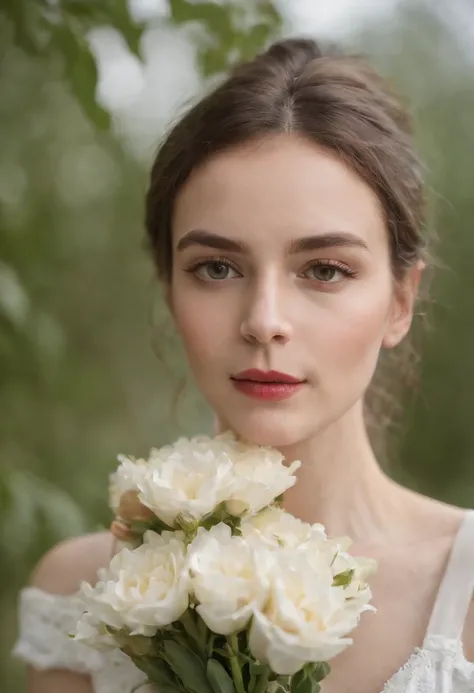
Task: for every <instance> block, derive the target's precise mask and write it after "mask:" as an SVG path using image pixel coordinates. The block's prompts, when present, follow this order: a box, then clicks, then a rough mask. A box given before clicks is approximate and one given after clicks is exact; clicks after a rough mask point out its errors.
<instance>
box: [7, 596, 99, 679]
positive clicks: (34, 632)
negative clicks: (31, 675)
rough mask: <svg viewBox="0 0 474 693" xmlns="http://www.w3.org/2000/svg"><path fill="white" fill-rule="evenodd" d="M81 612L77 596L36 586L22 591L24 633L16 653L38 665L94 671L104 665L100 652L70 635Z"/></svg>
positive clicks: (21, 623) (30, 662)
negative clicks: (56, 592) (51, 592)
mask: <svg viewBox="0 0 474 693" xmlns="http://www.w3.org/2000/svg"><path fill="white" fill-rule="evenodd" d="M80 615H81V607H80V604H79V602H78V601H76V599H75V598H74V597H73V596H70V595H69V596H62V595H57V594H48V593H47V592H43V591H42V590H39V589H37V588H36V587H27V588H26V589H24V590H22V592H21V593H20V602H19V625H20V636H19V639H18V641H17V643H16V645H15V648H14V650H13V654H14V655H15V656H16V657H19V658H20V659H23V660H24V661H26V662H28V663H29V664H32V665H33V666H35V667H36V668H38V669H53V668H60V669H70V670H71V671H76V672H79V673H91V672H92V671H95V670H97V669H100V667H101V666H103V657H102V655H101V653H100V652H97V651H96V650H93V649H92V648H91V647H88V646H87V645H84V644H82V643H79V642H77V641H75V640H73V639H72V638H70V637H69V633H73V632H74V630H75V628H76V625H77V621H78V619H79V617H80Z"/></svg>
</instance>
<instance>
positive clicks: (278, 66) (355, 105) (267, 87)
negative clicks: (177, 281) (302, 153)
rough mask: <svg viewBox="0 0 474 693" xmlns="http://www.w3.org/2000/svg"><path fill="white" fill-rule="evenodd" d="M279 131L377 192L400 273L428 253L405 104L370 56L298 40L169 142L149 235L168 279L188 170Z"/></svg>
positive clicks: (244, 75)
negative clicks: (335, 160) (327, 50)
mask: <svg viewBox="0 0 474 693" xmlns="http://www.w3.org/2000/svg"><path fill="white" fill-rule="evenodd" d="M276 133H295V134H297V135H299V136H302V137H305V138H307V139H308V140H310V141H312V142H315V143H317V144H318V145H319V146H322V147H325V148H327V149H328V150H331V151H333V152H336V153H337V154H338V156H339V157H340V158H341V159H342V160H343V161H344V162H345V163H346V164H347V165H348V166H349V167H351V168H352V169H353V170H355V171H356V172H357V173H358V174H359V176H360V177H361V178H362V179H363V180H364V181H365V182H366V183H367V184H368V185H369V186H370V187H371V188H372V189H373V190H374V191H375V193H376V194H377V196H378V198H379V200H380V203H381V205H382V208H383V211H384V214H385V218H386V223H387V230H388V238H389V244H390V254H391V263H392V270H393V274H394V278H395V279H400V278H402V277H403V275H404V273H405V272H406V270H407V269H408V268H410V267H411V266H412V265H413V264H414V263H415V262H416V261H417V260H419V259H420V258H422V257H423V255H424V252H425V236H424V233H423V226H424V206H425V205H424V194H423V184H422V179H421V166H420V163H419V160H418V158H417V156H416V153H415V151H414V148H413V142H412V129H411V124H410V118H409V116H408V114H407V112H406V110H405V109H404V107H403V106H402V105H401V103H400V102H399V101H398V100H397V98H396V97H395V95H394V94H393V93H392V91H391V89H389V87H388V85H387V84H386V83H385V82H384V81H383V80H382V79H381V78H380V77H379V76H378V75H377V74H376V73H375V72H374V71H373V70H372V69H371V68H370V67H369V65H368V64H367V63H366V62H365V61H364V60H363V59H361V58H359V57H346V56H342V55H337V54H326V55H324V54H323V53H322V51H321V50H320V48H319V46H318V44H317V43H316V42H314V41H313V40H310V39H305V38H302V39H297V38H294V39H288V40H283V41H279V42H277V43H274V44H273V45H271V46H270V47H269V48H268V50H266V51H265V52H263V53H261V54H260V55H257V56H256V57H255V58H254V59H253V60H251V61H249V62H246V63H244V64H241V65H238V66H237V67H236V68H234V69H233V71H232V72H231V73H230V75H229V76H228V77H227V79H225V81H224V82H222V83H221V84H220V85H219V86H218V87H217V88H215V89H214V90H213V91H212V92H211V93H209V94H207V95H206V96H205V97H204V98H202V99H201V100H200V101H199V102H198V103H197V104H196V105H194V106H193V107H192V108H191V109H190V110H189V111H188V112H187V113H186V114H185V115H184V117H183V118H182V119H181V120H179V122H178V123H177V124H175V125H174V127H173V128H172V129H171V131H170V132H169V134H168V135H167V137H166V138H165V140H164V142H163V143H162V145H161V147H160V149H159V151H158V154H157V156H156V159H155V161H154V164H153V167H152V172H151V180H150V187H149V190H148V194H147V201H146V228H147V235H148V241H149V245H150V247H151V250H152V253H153V257H154V260H155V263H156V267H157V271H158V275H159V277H160V279H162V280H163V281H165V282H169V281H170V280H171V274H172V259H173V258H172V241H171V223H172V215H173V206H174V202H175V199H176V196H177V194H178V193H179V191H180V189H181V187H182V186H183V184H184V183H185V182H186V180H187V179H188V177H189V176H190V174H191V173H192V172H193V171H194V170H195V169H196V168H197V167H198V166H200V165H201V164H203V163H204V162H205V161H207V160H208V159H209V158H210V157H212V156H214V155H216V154H218V153H219V152H222V151H224V150H226V149H229V148H231V147H235V146H238V145H240V144H243V143H245V142H248V141H251V140H255V139H258V138H260V137H263V136H265V135H269V134H276ZM409 358H411V356H409ZM397 380H398V382H400V378H399V377H398V378H397ZM392 385H393V383H392ZM391 389H393V387H391ZM377 392H378V393H379V395H380V396H381V397H382V399H383V398H384V397H385V395H386V392H385V388H384V387H383V385H382V387H379V388H376V387H372V388H371V392H370V393H368V394H369V396H368V398H367V401H368V402H371V406H370V411H369V412H368V413H369V414H370V413H371V412H372V414H374V415H375V420H376V421H377V425H376V428H377V429H378V430H379V431H380V429H381V428H383V427H384V424H385V423H387V422H388V420H389V419H390V418H391V414H390V416H389V415H388V409H387V402H386V403H385V405H384V407H383V410H384V411H382V405H381V400H380V397H377V394H376V393H377ZM388 408H391V406H389V407H388ZM374 409H375V410H376V411H374ZM384 412H385V413H384ZM370 418H371V417H369V419H368V423H369V424H370V423H371V420H370ZM382 418H384V421H382Z"/></svg>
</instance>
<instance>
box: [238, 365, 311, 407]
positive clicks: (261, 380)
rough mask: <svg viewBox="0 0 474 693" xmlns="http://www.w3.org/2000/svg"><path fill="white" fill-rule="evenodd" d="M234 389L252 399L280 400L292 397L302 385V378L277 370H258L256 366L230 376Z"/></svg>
mask: <svg viewBox="0 0 474 693" xmlns="http://www.w3.org/2000/svg"><path fill="white" fill-rule="evenodd" d="M231 380H232V384H233V386H234V387H235V389H236V390H238V391H239V392H241V393H242V394H244V395H247V397H252V399H259V400H265V401H267V402H270V401H271V402H280V401H282V400H284V399H288V398H289V397H292V396H293V395H294V394H296V393H297V392H298V390H300V389H301V388H302V386H303V385H304V382H305V381H304V380H300V379H299V378H295V377H294V376H292V375H288V374H287V373H280V372H279V371H260V370H257V369H256V368H250V369H249V370H246V371H242V372H241V373H238V374H237V375H234V376H233V377H232V378H231Z"/></svg>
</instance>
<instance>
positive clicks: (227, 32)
mask: <svg viewBox="0 0 474 693" xmlns="http://www.w3.org/2000/svg"><path fill="white" fill-rule="evenodd" d="M168 2H169V17H170V21H171V23H174V24H175V25H183V24H187V23H190V22H194V23H196V22H198V23H200V24H201V25H202V27H203V29H204V31H203V33H202V35H201V37H200V39H199V46H198V49H199V50H198V63H199V66H200V68H201V71H202V74H203V76H209V75H212V74H216V73H219V72H222V71H225V70H226V69H228V68H229V67H230V65H231V64H232V63H234V62H236V61H239V60H242V59H246V58H249V57H251V56H252V55H253V54H254V53H256V52H257V51H258V50H259V49H260V48H262V46H263V45H264V44H265V43H266V42H267V41H269V40H270V39H271V38H272V36H274V35H276V33H277V32H278V30H279V29H280V24H281V20H280V16H279V14H278V12H277V10H276V9H275V7H274V4H273V2H271V0H259V1H257V0H240V2H230V3H229V2H227V3H224V4H218V3H215V2H192V0H168ZM2 11H3V13H5V14H6V15H7V16H8V17H9V19H10V21H11V22H12V24H13V26H14V35H15V41H16V43H17V45H18V46H19V47H20V48H21V49H22V50H24V51H25V52H26V53H28V54H30V55H32V56H34V57H36V58H39V57H41V56H44V55H51V54H52V53H54V54H56V55H58V56H59V57H60V59H61V61H62V66H63V75H64V78H65V79H66V81H67V83H68V84H69V87H70V88H71V90H72V91H73V93H74V94H75V96H76V98H77V100H78V101H79V103H80V104H81V106H82V108H83V110H84V112H85V113H86V114H87V116H88V117H89V118H90V119H91V120H92V121H93V122H94V124H95V125H96V126H97V127H98V128H99V129H108V128H109V127H110V116H109V113H108V112H107V111H106V110H105V109H104V108H102V107H101V106H100V104H98V103H97V100H96V86H97V67H96V63H95V60H94V56H93V54H92V52H91V50H90V47H89V44H88V41H87V35H88V32H90V31H91V30H92V29H94V28H97V27H102V26H109V27H113V28H114V29H116V30H117V31H118V32H119V33H120V34H121V35H122V36H123V38H124V39H125V41H126V43H127V45H128V48H129V49H130V51H132V52H133V53H134V54H135V55H137V56H138V57H140V40H141V37H142V34H143V31H144V30H145V29H146V24H144V23H138V22H135V21H134V20H133V19H132V17H131V15H130V12H129V3H128V0H100V1H98V0H3V7H2V8H0V12H2Z"/></svg>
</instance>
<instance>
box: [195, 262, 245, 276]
mask: <svg viewBox="0 0 474 693" xmlns="http://www.w3.org/2000/svg"><path fill="white" fill-rule="evenodd" d="M194 274H195V275H196V277H197V278H198V279H203V280H204V281H209V280H211V281H222V280H224V279H233V278H235V277H238V276H239V275H238V273H237V272H236V271H235V269H233V267H231V266H230V265H229V264H227V263H226V262H220V261H219V260H210V261H208V262H202V263H201V264H200V265H198V266H197V267H196V268H195V270H194Z"/></svg>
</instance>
